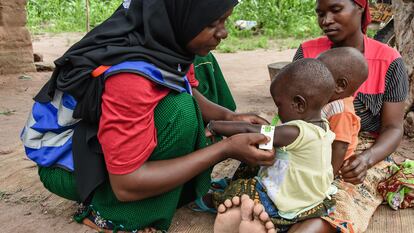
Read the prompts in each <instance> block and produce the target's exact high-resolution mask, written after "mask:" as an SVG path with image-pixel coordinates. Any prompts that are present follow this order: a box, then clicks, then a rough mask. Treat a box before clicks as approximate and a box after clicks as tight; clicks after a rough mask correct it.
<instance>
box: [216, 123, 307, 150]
mask: <svg viewBox="0 0 414 233" xmlns="http://www.w3.org/2000/svg"><path fill="white" fill-rule="evenodd" d="M210 127H211V129H212V130H213V131H214V132H215V133H216V134H219V135H222V136H226V137H230V136H232V135H235V134H239V133H260V129H261V125H257V124H250V123H248V122H242V121H213V122H211V123H210ZM298 136H299V129H298V127H296V126H290V125H282V126H277V127H276V128H275V133H274V137H273V146H275V147H282V146H287V145H290V144H292V143H293V142H294V141H295V139H296V138H297V137H298Z"/></svg>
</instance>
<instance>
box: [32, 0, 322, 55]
mask: <svg viewBox="0 0 414 233" xmlns="http://www.w3.org/2000/svg"><path fill="white" fill-rule="evenodd" d="M85 1H86V0H28V4H27V11H28V26H29V29H30V30H31V31H32V33H43V32H84V31H85V30H86V25H85V22H86V21H85V19H86V16H85V15H86V13H85ZM315 2H316V1H315V0H242V1H241V2H240V4H239V5H238V6H237V7H236V8H235V9H234V12H233V15H232V16H231V17H230V19H229V21H228V30H229V33H230V36H229V38H228V39H227V40H225V41H224V43H222V45H221V46H220V48H219V49H221V50H222V51H225V52H233V51H235V50H249V49H254V48H267V47H268V46H269V39H271V40H272V39H286V38H289V41H284V43H285V44H286V45H287V47H295V46H297V44H298V43H296V41H299V40H300V39H304V38H310V37H316V36H318V35H320V29H319V27H318V25H317V22H316V14H315V11H314V8H315ZM121 3H122V0H90V26H91V27H94V26H96V25H98V24H99V23H101V22H102V21H104V20H105V19H106V18H108V17H109V16H110V15H111V14H112V13H113V11H115V9H116V8H117V7H118V6H119V5H120V4H121ZM238 19H243V20H251V21H256V22H258V24H259V25H261V27H260V29H258V30H256V31H251V30H245V31H239V30H237V29H235V28H234V23H235V21H236V20H238Z"/></svg>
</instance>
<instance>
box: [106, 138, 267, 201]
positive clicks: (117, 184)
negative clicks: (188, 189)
mask: <svg viewBox="0 0 414 233" xmlns="http://www.w3.org/2000/svg"><path fill="white" fill-rule="evenodd" d="M267 140H268V139H267V138H266V137H265V136H264V135H262V134H258V133H249V134H238V135H235V136H232V137H230V138H226V139H224V140H222V141H220V142H218V143H216V144H213V145H211V146H208V147H206V148H204V149H200V150H197V151H195V152H192V153H189V154H187V155H183V156H181V157H178V158H175V159H169V160H160V161H148V162H146V163H144V165H143V166H141V167H140V168H139V169H137V170H135V171H134V172H132V173H130V174H126V175H114V174H109V180H110V182H111V186H112V189H113V191H114V193H115V195H116V197H117V198H118V200H120V201H137V200H142V199H145V198H149V197H154V196H157V195H159V194H162V193H165V192H168V191H170V190H172V189H174V188H176V187H178V186H180V185H182V184H184V183H186V182H187V181H189V180H191V179H192V178H194V177H195V176H197V175H198V174H200V173H201V172H203V171H205V170H206V169H208V168H210V167H212V166H214V165H215V164H217V163H218V162H220V161H222V160H224V159H226V158H234V159H237V160H240V161H243V162H245V163H247V164H253V165H260V166H270V165H272V164H273V163H274V160H275V156H274V151H264V150H259V149H257V145H258V144H261V143H265V142H266V141H267ZM177 146H179V145H177Z"/></svg>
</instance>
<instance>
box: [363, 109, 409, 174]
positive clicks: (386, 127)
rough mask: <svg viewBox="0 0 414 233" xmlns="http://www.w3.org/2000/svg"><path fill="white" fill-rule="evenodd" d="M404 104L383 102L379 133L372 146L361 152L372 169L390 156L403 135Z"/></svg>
mask: <svg viewBox="0 0 414 233" xmlns="http://www.w3.org/2000/svg"><path fill="white" fill-rule="evenodd" d="M403 120H404V102H385V103H384V104H383V107H382V111H381V131H380V135H379V137H378V138H377V140H375V143H374V145H373V146H372V147H371V148H370V149H368V150H366V151H365V152H363V154H361V155H364V156H367V158H368V166H369V167H372V166H374V165H375V164H377V163H378V162H380V161H382V160H384V159H385V158H386V157H387V156H389V155H390V154H392V153H393V152H394V151H395V150H396V149H397V147H398V145H399V144H400V142H401V139H402V136H403V134H404V129H403Z"/></svg>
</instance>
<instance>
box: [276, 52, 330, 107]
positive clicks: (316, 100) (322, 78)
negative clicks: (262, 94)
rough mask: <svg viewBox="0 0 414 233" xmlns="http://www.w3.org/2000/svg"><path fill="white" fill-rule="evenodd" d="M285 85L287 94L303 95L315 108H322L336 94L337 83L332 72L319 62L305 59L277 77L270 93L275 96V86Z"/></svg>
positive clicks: (289, 66) (292, 64)
mask: <svg viewBox="0 0 414 233" xmlns="http://www.w3.org/2000/svg"><path fill="white" fill-rule="evenodd" d="M276 85H284V87H283V90H286V94H289V95H291V96H292V97H293V96H295V95H301V96H303V97H304V98H306V99H307V100H308V101H309V102H310V104H312V105H313V106H314V107H320V108H322V107H323V106H324V105H325V104H327V103H328V101H329V99H330V97H331V96H332V95H333V93H334V89H335V82H334V79H333V77H332V74H331V72H330V71H329V70H328V68H327V67H326V66H325V65H324V64H323V63H322V62H321V61H319V60H317V59H313V58H304V59H300V60H297V61H295V62H292V63H291V64H289V65H287V66H285V67H284V68H283V69H282V70H280V72H279V73H278V74H277V75H276V76H275V78H274V79H273V81H272V84H271V86H270V92H271V94H272V95H274V94H275V92H274V91H275V89H276V88H275V86H276Z"/></svg>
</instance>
